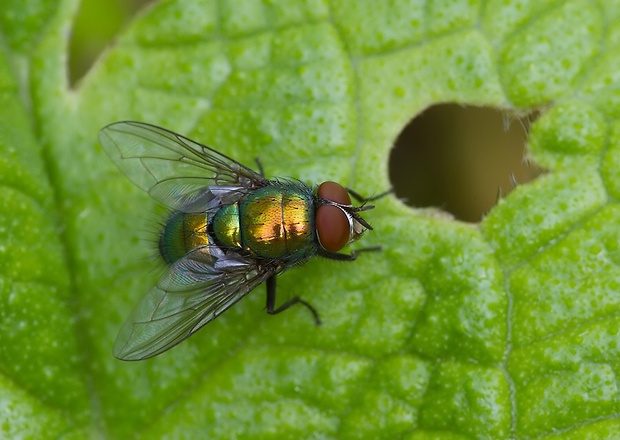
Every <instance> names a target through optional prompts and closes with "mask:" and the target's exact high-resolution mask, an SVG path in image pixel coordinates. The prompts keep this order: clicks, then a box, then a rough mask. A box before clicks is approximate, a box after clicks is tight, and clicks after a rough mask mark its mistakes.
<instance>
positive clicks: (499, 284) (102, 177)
mask: <svg viewBox="0 0 620 440" xmlns="http://www.w3.org/2000/svg"><path fill="white" fill-rule="evenodd" d="M86 3H88V2H85V4H86ZM79 7H80V5H79V4H78V1H77V0H60V1H56V0H54V1H52V0H19V1H18V0H2V2H1V3H0V437H3V438H33V439H57V438H64V439H81V438H110V439H112V438H114V439H116V438H118V439H125V438H145V439H153V438H175V439H176V438H188V439H189V438H191V439H194V438H209V439H354V438H357V439H370V438H372V439H377V438H384V439H395V438H400V439H430V438H432V439H444V438H445V439H479V438H480V439H508V438H511V439H526V438H538V439H541V438H543V439H551V438H553V439H584V438H585V439H599V438H618V437H620V419H619V416H618V414H620V393H619V391H618V385H617V384H618V378H617V375H618V373H619V372H620V205H619V204H618V200H619V199H620V123H619V121H620V4H618V2H617V1H608V2H607V1H599V2H594V1H586V0H569V1H557V0H543V1H540V0H518V1H517V0H506V1H488V2H482V1H477V0H450V1H422V0H395V1H374V0H344V1H327V0H291V1H285V0H195V1H191V2H190V1H182V0H176V1H157V2H154V3H152V4H150V5H149V6H148V7H146V8H145V9H144V10H143V11H141V12H140V13H139V14H138V15H137V16H136V17H135V18H134V19H133V20H132V21H131V22H130V23H129V24H128V25H127V26H126V27H125V28H124V30H123V31H122V32H121V33H120V34H119V35H118V36H117V38H116V39H115V40H114V41H113V42H112V43H111V44H110V46H109V47H108V49H107V50H106V51H105V52H104V53H103V54H102V55H101V56H100V58H99V59H98V61H97V62H96V63H95V64H94V65H93V67H92V68H91V70H90V71H89V73H88V74H87V75H86V76H85V77H84V78H83V79H82V80H81V81H80V82H79V83H78V84H77V85H75V86H73V87H71V86H69V85H68V83H67V79H66V78H67V77H68V75H67V66H66V62H67V57H68V55H67V50H68V49H67V47H68V40H67V39H68V38H69V37H70V36H71V29H72V27H73V24H74V23H73V21H74V17H76V15H77V11H78V8H79ZM101 20H105V17H101ZM442 102H456V103H459V104H463V105H486V106H491V107H495V108H500V109H505V110H507V111H509V112H512V111H518V112H520V113H521V112H529V111H532V110H534V109H536V110H538V111H540V114H541V117H540V118H539V119H538V120H537V121H536V122H535V123H534V124H533V126H532V130H531V134H530V139H529V145H530V154H531V157H532V158H533V159H534V160H535V161H536V162H537V163H539V164H541V165H542V166H544V167H545V168H546V169H547V170H548V172H547V173H546V174H544V175H543V176H541V177H539V178H538V179H537V180H535V181H533V182H531V183H528V184H524V185H521V186H518V187H517V188H516V189H515V191H513V192H512V193H511V194H510V195H509V196H508V197H506V198H505V199H503V200H502V201H501V202H500V203H499V204H498V205H497V206H496V207H495V208H494V209H493V210H492V211H491V212H489V214H488V215H487V216H486V217H485V218H484V220H483V221H482V222H481V224H480V225H475V226H474V225H467V224H463V223H459V222H457V221H454V220H452V219H450V218H447V217H441V216H437V215H432V214H429V212H428V211H417V210H413V209H411V208H408V207H406V206H405V205H404V204H402V203H401V202H400V201H398V200H397V199H396V198H395V197H393V196H388V197H386V198H384V199H381V200H378V201H377V202H376V209H374V210H372V211H368V212H367V213H365V217H366V219H367V220H368V221H369V222H370V223H371V224H372V225H373V227H374V230H373V231H370V232H369V233H368V234H367V236H365V237H364V238H363V243H359V244H356V246H362V245H365V246H374V245H382V246H383V249H384V250H383V251H382V252H380V253H376V252H375V253H364V254H362V255H360V258H359V259H358V261H356V262H354V263H344V262H333V261H326V260H320V259H316V260H313V261H311V262H310V263H308V264H307V265H305V266H303V267H300V268H294V269H291V270H290V271H289V272H287V273H286V274H284V275H283V276H281V277H280V278H279V281H278V289H279V295H280V301H284V300H285V299H286V298H291V297H293V296H296V295H299V296H301V297H303V298H304V299H306V300H307V301H309V302H311V303H312V305H313V306H314V307H315V308H316V309H317V310H318V311H319V313H320V315H321V319H322V321H323V325H322V326H320V327H317V326H315V324H314V321H313V319H312V316H310V314H309V313H308V310H307V309H306V308H304V307H294V308H292V309H290V310H287V311H286V313H282V314H279V315H277V316H268V315H267V314H266V313H265V311H264V307H265V296H264V287H263V286H260V287H258V288H257V289H256V290H255V291H254V292H252V293H251V294H250V295H248V296H247V297H246V298H244V299H243V300H242V301H240V302H239V303H238V304H237V305H236V306H235V307H233V308H232V309H231V310H229V311H227V312H226V313H225V314H224V315H222V316H221V317H220V318H218V319H217V320H215V321H214V322H212V323H210V324H209V325H207V326H206V327H205V328H203V329H202V330H200V331H199V332H198V333H197V334H195V335H194V336H192V337H191V338H189V339H188V340H187V341H185V342H183V343H182V344H180V345H179V346H178V347H176V348H174V349H173V350H170V351H168V352H166V353H164V354H163V355H161V356H158V357H156V358H153V359H150V360H148V361H142V362H121V361H119V360H117V359H115V358H114V357H113V356H112V344H113V341H114V339H115V337H116V334H117V332H118V330H119V328H120V326H121V324H122V322H123V321H124V319H125V318H126V317H127V315H128V314H129V313H130V311H131V309H132V308H133V306H134V305H135V304H136V303H137V302H138V301H139V299H140V298H141V297H142V296H143V295H144V294H145V293H146V292H147V291H148V290H149V289H150V288H151V287H152V286H153V285H154V283H155V281H156V279H157V277H158V276H159V275H160V274H161V272H162V268H161V264H160V266H159V267H158V266H157V263H156V262H155V261H154V260H155V259H154V257H153V254H154V253H155V249H154V245H153V244H151V243H152V242H153V241H154V240H156V231H157V230H158V228H159V227H160V226H159V224H160V222H161V218H162V216H165V215H166V213H165V212H162V209H160V208H159V207H158V205H157V204H156V202H155V201H153V200H152V199H150V198H149V196H148V194H146V193H145V192H143V191H141V190H140V189H139V188H137V187H135V186H134V185H132V183H131V182H130V181H129V180H127V179H126V178H125V177H124V176H122V175H121V174H120V172H119V171H118V170H117V169H116V168H115V166H114V164H113V163H112V161H110V160H109V158H108V157H107V156H106V155H105V154H104V152H103V150H102V148H101V146H100V145H99V144H98V142H97V133H98V131H99V129H100V128H101V127H103V126H105V125H106V124H109V123H111V122H115V121H119V120H138V121H145V122H149V123H152V124H156V125H159V126H163V127H166V128H169V129H171V130H174V131H175V132H178V133H182V134H184V135H187V136H189V137H191V138H192V139H195V140H197V141H200V142H202V143H205V144H207V145H209V146H211V147H214V148H216V149H218V150H220V151H222V152H223V153H224V154H226V155H227V156H230V157H233V158H235V159H237V160H239V161H240V162H242V163H245V164H247V165H249V166H251V167H252V168H254V162H253V160H254V158H255V157H260V159H261V161H262V163H263V164H264V166H265V172H266V174H267V175H268V176H270V177H271V176H290V177H295V178H300V179H302V180H304V181H307V182H320V181H323V180H336V181H339V182H342V183H343V184H344V185H347V186H350V187H352V188H355V189H356V190H357V191H358V192H360V193H362V194H373V193H374V194H377V193H379V192H381V191H383V190H385V189H387V188H389V186H390V182H389V180H388V177H387V162H388V156H389V153H390V149H391V147H392V144H393V142H394V139H395V138H396V137H397V136H398V134H399V133H400V131H401V130H402V129H403V127H404V126H405V125H406V124H407V122H408V121H409V120H411V118H413V117H415V115H417V114H419V113H421V112H422V111H423V110H424V109H425V108H427V107H428V106H430V105H433V104H435V103H442ZM499 147H501V146H499Z"/></svg>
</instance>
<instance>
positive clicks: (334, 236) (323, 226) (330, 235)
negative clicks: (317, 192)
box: [316, 205, 351, 252]
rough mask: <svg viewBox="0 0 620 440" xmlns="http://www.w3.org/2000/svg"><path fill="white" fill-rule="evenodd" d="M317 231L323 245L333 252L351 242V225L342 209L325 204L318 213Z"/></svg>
mask: <svg viewBox="0 0 620 440" xmlns="http://www.w3.org/2000/svg"><path fill="white" fill-rule="evenodd" d="M316 232H317V234H318V235H319V241H320V242H321V246H323V247H324V248H325V249H326V250H328V251H331V252H338V251H339V250H340V249H342V248H343V247H345V245H346V244H347V243H348V242H349V235H350V233H351V226H350V224H349V219H348V218H347V215H346V214H345V213H344V212H343V211H342V209H340V208H338V207H337V206H333V205H323V206H321V207H320V208H319V210H318V211H317V213H316Z"/></svg>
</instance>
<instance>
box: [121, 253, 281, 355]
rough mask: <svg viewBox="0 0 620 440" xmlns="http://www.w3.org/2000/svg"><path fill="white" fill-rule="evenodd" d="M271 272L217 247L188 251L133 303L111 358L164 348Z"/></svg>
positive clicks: (178, 341) (249, 289)
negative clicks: (227, 253) (140, 298)
mask: <svg viewBox="0 0 620 440" xmlns="http://www.w3.org/2000/svg"><path fill="white" fill-rule="evenodd" d="M275 273H276V270H275V268H269V269H260V268H259V267H258V266H257V265H256V263H255V262H253V261H252V260H249V259H246V258H243V257H241V256H239V255H238V254H235V253H229V255H225V254H224V253H223V252H222V250H221V249H219V248H218V247H217V246H204V247H201V248H196V249H194V250H192V251H191V252H189V253H188V254H187V255H185V256H184V257H183V258H181V259H180V260H178V261H176V262H175V263H174V264H173V265H172V266H171V267H170V269H168V271H167V272H166V273H165V274H164V275H163V276H162V277H161V278H160V280H159V282H158V283H157V285H156V286H155V287H153V288H152V289H151V290H150V291H149V292H148V293H147V294H146V295H145V296H144V297H143V298H142V300H141V301H140V302H139V303H138V304H137V306H136V307H135V309H134V310H133V312H132V313H131V315H130V316H129V318H127V321H125V323H124V324H123V326H122V328H121V330H120V332H119V334H118V337H117V338H116V341H115V342H114V356H116V357H117V358H119V359H122V360H126V361H136V360H142V359H146V358H149V357H153V356H156V355H158V354H161V353H163V352H164V351H166V350H169V349H170V348H172V347H174V346H175V345H177V344H178V343H180V342H181V341H183V340H184V339H186V338H188V337H190V336H191V335H192V334H194V333H195V332H196V331H197V330H198V329H200V328H201V327H202V326H204V325H205V324H207V323H209V322H211V321H212V320H214V319H215V318H217V317H218V316H219V315H221V314H222V313H223V312H224V311H226V310H227V309H228V308H229V307H231V306H232V305H234V304H235V303H236V302H237V301H239V300H240V299H241V298H243V297H244V296H245V295H247V294H248V293H249V292H250V291H252V289H254V288H255V287H256V286H258V285H259V284H260V283H262V282H263V281H265V280H266V279H267V278H269V277H270V276H271V275H273V274H275Z"/></svg>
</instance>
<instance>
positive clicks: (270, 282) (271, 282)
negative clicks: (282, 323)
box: [267, 275, 321, 325]
mask: <svg viewBox="0 0 620 440" xmlns="http://www.w3.org/2000/svg"><path fill="white" fill-rule="evenodd" d="M297 303H299V304H303V305H304V306H306V307H307V308H308V310H310V312H312V316H314V322H315V323H316V325H321V318H319V314H318V313H317V311H316V310H315V309H314V307H312V306H311V305H310V304H309V303H307V302H306V301H304V300H303V299H301V298H300V297H298V296H296V297H294V298H291V299H289V300H288V301H287V302H285V303H284V304H282V305H281V306H280V307H277V308H276V276H275V275H272V276H270V277H269V278H267V313H269V314H270V315H275V314H278V313H280V312H283V311H284V310H286V309H288V308H289V307H290V306H292V305H295V304H297Z"/></svg>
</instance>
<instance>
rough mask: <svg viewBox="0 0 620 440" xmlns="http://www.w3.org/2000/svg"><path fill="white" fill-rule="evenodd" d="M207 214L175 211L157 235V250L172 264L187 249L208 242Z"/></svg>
mask: <svg viewBox="0 0 620 440" xmlns="http://www.w3.org/2000/svg"><path fill="white" fill-rule="evenodd" d="M207 230H208V227H207V215H206V214H204V213H203V214H189V213H185V212H181V211H177V212H175V213H174V214H172V216H170V218H169V219H168V221H167V222H166V226H165V227H164V229H163V231H162V233H161V236H160V237H159V252H160V254H161V256H162V258H163V259H164V261H165V262H166V263H168V264H172V263H174V262H175V261H177V260H178V259H180V258H181V257H182V256H183V255H185V254H186V253H187V252H188V251H190V250H192V249H194V248H196V247H198V246H204V245H207V244H209V236H208V234H207Z"/></svg>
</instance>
